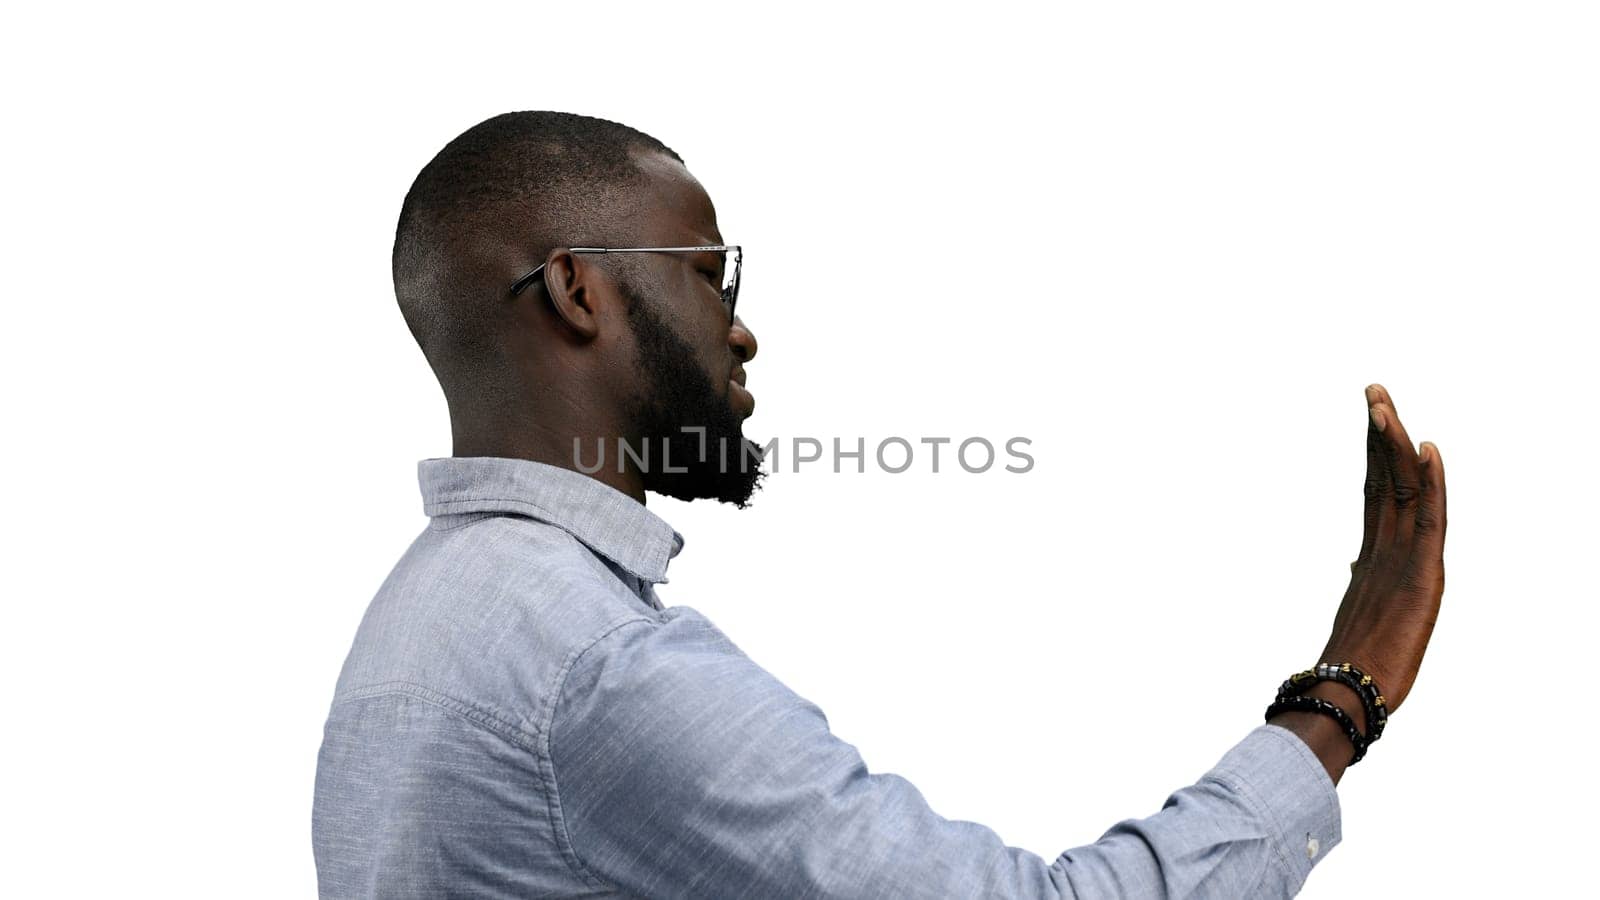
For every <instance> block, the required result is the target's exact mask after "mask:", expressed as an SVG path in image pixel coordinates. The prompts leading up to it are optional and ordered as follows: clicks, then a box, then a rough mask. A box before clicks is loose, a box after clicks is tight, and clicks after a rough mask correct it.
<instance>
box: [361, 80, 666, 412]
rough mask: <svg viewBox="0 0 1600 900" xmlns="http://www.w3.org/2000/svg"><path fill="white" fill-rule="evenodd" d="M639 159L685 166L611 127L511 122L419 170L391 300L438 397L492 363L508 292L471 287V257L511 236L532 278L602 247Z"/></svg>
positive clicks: (476, 134) (537, 118) (654, 143)
mask: <svg viewBox="0 0 1600 900" xmlns="http://www.w3.org/2000/svg"><path fill="white" fill-rule="evenodd" d="M641 152H644V153H649V152H656V153H663V154H666V155H667V156H669V157H671V158H672V159H675V160H677V161H678V162H680V163H681V162H683V158H682V157H681V156H679V155H678V154H677V153H676V152H674V151H673V150H672V149H671V148H670V147H668V146H666V145H665V144H663V143H661V142H660V141H658V140H656V139H655V138H653V137H651V136H650V135H648V134H645V133H644V132H642V131H638V130H636V129H633V128H629V127H628V126H626V125H623V124H620V123H618V122H612V121H609V120H606V119H597V118H593V117H590V116H580V115H576V114H574V113H564V112H550V111H542V110H541V111H525V112H508V113H502V114H500V115H498V116H494V117H493V118H489V119H485V120H484V121H482V122H479V123H478V124H477V125H474V126H472V127H471V128H469V129H467V130H466V131H464V132H462V133H461V134H460V135H459V136H457V137H456V139H455V140H453V141H451V142H450V143H448V144H446V145H445V146H444V149H442V150H440V151H439V152H438V154H436V155H435V156H434V157H433V159H432V160H430V161H429V162H428V164H427V165H426V166H423V167H422V171H421V172H419V173H418V174H417V177H416V180H415V181H414V182H413V183H412V185H411V190H410V191H408V192H407V193H406V198H405V202H404V203H403V204H402V205H401V207H400V221H399V224H398V225H397V226H396V228H395V236H394V256H393V261H392V262H393V274H394V288H395V297H396V299H397V300H398V301H399V303H400V311H401V313H402V314H403V315H404V316H405V319H406V324H407V326H409V327H410V329H411V333H412V335H413V336H414V337H416V339H417V343H418V344H419V345H420V346H421V347H422V352H423V354H424V355H425V356H426V357H427V359H428V363H429V364H430V365H431V366H432V367H433V370H434V372H435V374H437V375H438V376H439V380H440V382H441V384H442V385H443V386H444V388H445V391H446V393H447V394H449V393H450V390H451V387H450V383H449V382H451V381H453V380H455V378H456V377H457V376H458V375H468V376H475V375H477V374H478V373H479V372H480V371H481V368H482V365H483V364H484V363H486V362H490V361H492V359H493V356H494V349H495V346H494V345H495V341H494V337H495V335H494V332H495V324H496V322H497V319H498V317H497V315H496V312H497V310H503V309H504V308H506V307H507V306H508V304H506V303H505V302H504V301H506V300H507V299H508V298H509V290H505V291H500V292H497V290H496V287H495V283H494V282H493V281H485V280H484V279H483V278H482V277H480V276H481V274H482V273H481V272H480V271H478V270H479V269H480V267H481V266H482V265H483V262H484V260H482V259H481V258H474V251H475V250H476V251H477V252H478V253H479V254H481V253H483V252H485V251H486V250H492V249H493V248H492V246H491V247H489V248H485V247H483V246H481V245H482V244H483V243H484V242H488V243H489V244H491V245H493V244H494V243H495V242H497V241H501V240H502V237H501V236H502V235H505V234H514V235H516V240H517V245H518V247H519V248H520V247H522V246H524V245H525V246H526V247H527V259H528V261H529V266H528V268H530V269H531V268H533V266H536V265H538V263H539V262H542V261H543V255H544V254H546V253H548V252H549V251H550V250H551V248H553V247H557V246H583V245H599V246H606V244H605V243H603V241H604V240H605V239H606V237H607V235H606V234H605V232H606V231H608V230H609V229H610V228H611V227H613V226H614V225H615V224H616V223H615V222H613V221H611V218H612V213H613V210H614V208H615V202H616V199H617V197H618V196H620V193H621V192H620V191H619V189H621V188H625V187H627V186H629V185H634V184H638V183H639V182H640V181H641V180H642V179H643V177H644V175H643V172H642V170H640V168H639V166H638V164H637V163H636V162H635V160H634V156H635V154H638V153H641ZM518 274H520V273H518ZM513 280H514V276H513ZM501 287H503V288H506V289H509V287H510V280H506V283H505V284H504V285H503V286H501ZM501 293H504V294H505V295H506V296H501Z"/></svg>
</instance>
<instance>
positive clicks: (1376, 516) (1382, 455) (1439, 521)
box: [1321, 384, 1445, 712]
mask: <svg viewBox="0 0 1600 900" xmlns="http://www.w3.org/2000/svg"><path fill="white" fill-rule="evenodd" d="M1366 393H1367V414H1368V424H1367V479H1366V486H1365V493H1366V515H1365V530H1364V533H1363V535H1362V539H1361V554H1360V556H1358V557H1357V558H1356V561H1355V562H1353V563H1351V564H1350V570H1351V573H1350V587H1349V589H1348V590H1346V591H1345V595H1344V601H1343V602H1342V603H1341V604H1340V605H1339V612H1338V614H1337V615H1336V616H1335V617H1334V620H1333V634H1332V636H1330V637H1329V638H1328V644H1327V647H1326V648H1325V649H1324V650H1323V653H1322V658H1321V661H1322V662H1347V661H1348V662H1351V663H1354V664H1355V665H1356V666H1358V667H1360V668H1361V669H1363V670H1365V671H1366V672H1367V673H1368V674H1370V675H1371V676H1372V677H1373V679H1374V680H1375V681H1376V682H1377V685H1378V687H1379V688H1380V689H1381V690H1382V691H1383V694H1384V700H1385V705H1386V706H1387V707H1388V709H1389V710H1390V711H1391V712H1392V711H1393V710H1395V709H1398V708H1399V707H1400V704H1401V703H1402V702H1404V700H1405V698H1406V695H1407V694H1409V693H1410V692H1411V684H1412V682H1413V681H1415V680H1416V677H1417V670H1418V669H1419V668H1420V667H1421V665H1422V654H1423V652H1424V651H1426V650H1427V648H1428V639H1429V638H1430V637H1431V636H1432V634H1433V625H1434V622H1435V621H1437V620H1438V617H1439V605H1440V599H1441V598H1442V597H1443V596H1444V533H1445V489H1444V463H1443V462H1442V461H1441V460H1440V458H1439V448H1438V447H1436V446H1434V445H1433V444H1432V443H1430V442H1428V441H1423V442H1422V452H1421V453H1420V454H1419V453H1418V452H1417V451H1416V450H1415V449H1413V448H1412V446H1411V438H1410V436H1409V435H1407V434H1406V429H1405V426H1404V425H1403V424H1401V422H1400V417H1399V415H1398V414H1397V413H1396V412H1395V408H1394V401H1393V400H1392V399H1391V398H1390V397H1389V392H1388V391H1386V390H1385V389H1384V388H1383V386H1382V385H1379V384H1374V385H1369V386H1368V387H1367V391H1366Z"/></svg>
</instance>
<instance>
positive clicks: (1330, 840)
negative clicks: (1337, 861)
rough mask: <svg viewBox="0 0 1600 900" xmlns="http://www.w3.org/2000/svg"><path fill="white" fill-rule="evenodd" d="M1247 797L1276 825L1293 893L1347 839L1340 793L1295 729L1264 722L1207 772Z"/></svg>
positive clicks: (1277, 843) (1275, 837) (1274, 837)
mask: <svg viewBox="0 0 1600 900" xmlns="http://www.w3.org/2000/svg"><path fill="white" fill-rule="evenodd" d="M1206 777H1207V778H1214V779H1216V780H1218V781H1221V782H1223V783H1224V784H1226V785H1228V786H1229V787H1231V788H1233V789H1234V790H1235V791H1236V792H1237V793H1238V794H1240V795H1241V796H1243V797H1244V798H1245V800H1246V802H1248V803H1249V804H1250V805H1251V806H1253V807H1255V808H1256V812H1257V813H1258V814H1259V815H1260V816H1261V817H1262V820H1263V821H1264V822H1266V823H1267V824H1268V826H1269V827H1270V828H1271V829H1272V834H1271V836H1270V839H1271V841H1272V844H1273V846H1274V847H1275V849H1276V851H1277V852H1276V853H1275V854H1274V856H1275V857H1276V858H1277V860H1278V863H1279V865H1280V866H1281V868H1282V871H1283V874H1284V877H1285V878H1286V879H1287V882H1288V883H1287V887H1288V888H1289V892H1290V894H1293V893H1294V892H1297V891H1299V889H1300V886H1301V885H1302V884H1304V883H1305V880H1306V876H1307V875H1309V874H1310V873H1311V869H1312V867H1314V866H1315V865H1316V864H1317V863H1319V862H1321V861H1322V860H1323V858H1324V857H1326V856H1327V855H1328V851H1330V850H1332V849H1333V848H1334V847H1337V846H1338V845H1339V842H1340V841H1341V840H1343V834H1342V833H1341V831H1340V811H1339V794H1338V792H1337V791H1336V790H1334V785H1333V779H1332V778H1330V777H1328V770H1327V769H1325V768H1323V766H1322V761H1321V760H1319V759H1317V755H1316V754H1315V753H1313V752H1311V748H1310V747H1307V746H1306V743H1305V741H1303V740H1301V739H1300V738H1299V737H1297V736H1296V735H1295V733H1294V732H1292V731H1290V730H1288V729H1287V728H1282V727H1280V726H1277V725H1259V726H1257V727H1256V728H1255V730H1253V731H1251V732H1250V733H1249V734H1248V735H1246V736H1245V738H1244V740H1242V741H1240V742H1239V743H1238V744H1235V745H1234V747H1233V749H1231V750H1229V751H1228V752H1227V753H1226V754H1224V755H1223V757H1222V759H1221V760H1220V761H1218V762H1217V764H1216V765H1215V766H1214V767H1212V769H1211V771H1210V772H1208V773H1206Z"/></svg>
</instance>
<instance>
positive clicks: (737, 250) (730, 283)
mask: <svg viewBox="0 0 1600 900" xmlns="http://www.w3.org/2000/svg"><path fill="white" fill-rule="evenodd" d="M568 249H569V250H571V251H572V252H573V253H721V254H723V257H722V305H723V306H725V307H727V309H728V321H729V322H732V321H733V308H734V305H735V304H737V303H738V302H739V269H740V268H741V267H742V265H743V263H744V249H743V248H742V247H740V246H739V245H738V244H717V245H715V246H710V247H569V248H568ZM729 253H732V254H733V266H732V269H733V271H732V273H731V274H730V273H729V271H728V269H729V266H728V257H727V254H729ZM544 267H545V264H544V263H541V264H540V265H539V267H538V268H537V269H534V270H533V271H532V272H529V273H528V274H526V275H524V276H522V277H521V278H518V279H517V281H516V283H515V284H513V285H511V296H513V297H515V296H516V295H518V294H520V293H522V292H523V291H524V290H526V289H527V287H528V285H530V284H532V283H533V281H534V279H535V278H538V277H539V273H540V272H543V271H544Z"/></svg>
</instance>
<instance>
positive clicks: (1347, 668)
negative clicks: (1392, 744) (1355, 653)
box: [1278, 662, 1389, 744]
mask: <svg viewBox="0 0 1600 900" xmlns="http://www.w3.org/2000/svg"><path fill="white" fill-rule="evenodd" d="M1318 681H1337V682H1339V683H1341V684H1343V685H1345V686H1347V687H1349V688H1350V689H1351V690H1352V691H1355V692H1356V696H1358V697H1360V698H1361V706H1362V709H1363V710H1364V711H1365V712H1366V719H1367V734H1366V739H1367V743H1368V744H1372V743H1375V742H1376V741H1377V740H1378V738H1380V737H1382V736H1383V727H1384V725H1386V724H1387V723H1388V721H1389V708H1388V706H1387V705H1385V702H1384V698H1383V694H1382V693H1380V692H1379V690H1378V685H1377V683H1376V682H1374V681H1373V680H1372V676H1371V675H1368V674H1367V673H1365V672H1363V671H1361V670H1360V669H1358V668H1356V667H1355V666H1354V665H1352V664H1350V663H1347V662H1346V663H1318V664H1317V665H1316V667H1315V668H1311V669H1307V670H1305V671H1304V672H1297V673H1295V674H1294V675H1291V676H1289V679H1288V680H1287V681H1285V682H1284V683H1283V685H1282V686H1281V687H1279V688H1278V699H1280V700H1281V699H1283V698H1284V697H1294V696H1299V695H1300V694H1303V693H1305V691H1306V689H1308V688H1310V687H1311V686H1312V685H1313V684H1315V683H1317V682H1318Z"/></svg>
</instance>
